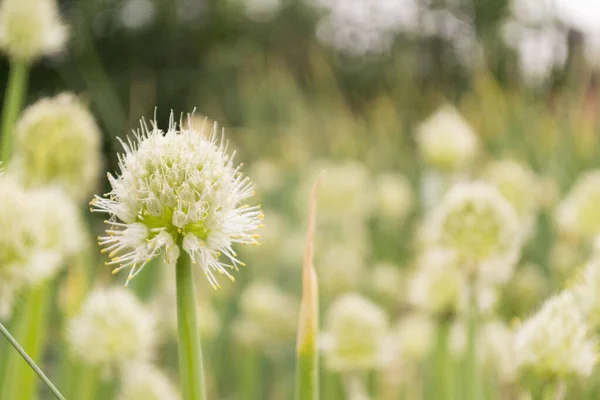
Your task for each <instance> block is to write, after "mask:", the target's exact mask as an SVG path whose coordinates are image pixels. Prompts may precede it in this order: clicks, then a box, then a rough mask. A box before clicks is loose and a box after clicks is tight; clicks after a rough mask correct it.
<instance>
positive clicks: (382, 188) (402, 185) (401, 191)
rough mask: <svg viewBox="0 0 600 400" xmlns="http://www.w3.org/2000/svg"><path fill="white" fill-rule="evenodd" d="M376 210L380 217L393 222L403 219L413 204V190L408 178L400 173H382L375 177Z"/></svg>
mask: <svg viewBox="0 0 600 400" xmlns="http://www.w3.org/2000/svg"><path fill="white" fill-rule="evenodd" d="M375 190H376V192H375V194H376V197H377V208H376V212H377V214H378V215H379V216H380V217H381V218H382V219H391V220H393V221H394V222H395V223H397V221H398V220H403V219H404V218H405V217H406V216H407V215H408V213H409V212H410V210H411V208H412V206H413V201H414V200H413V192H412V188H411V186H410V183H409V182H408V180H407V179H406V178H405V177H404V176H402V175H401V174H394V173H391V172H388V173H383V174H381V175H379V176H378V177H377V178H376V181H375Z"/></svg>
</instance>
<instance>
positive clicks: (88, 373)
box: [73, 366, 98, 400]
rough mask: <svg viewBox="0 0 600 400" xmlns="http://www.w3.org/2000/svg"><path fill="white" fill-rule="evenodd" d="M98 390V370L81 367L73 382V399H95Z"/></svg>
mask: <svg viewBox="0 0 600 400" xmlns="http://www.w3.org/2000/svg"><path fill="white" fill-rule="evenodd" d="M97 391H98V371H97V370H96V368H93V367H89V366H88V367H82V369H81V370H80V371H79V376H78V379H77V382H75V392H76V395H75V396H74V397H73V398H74V399H79V400H95V399H97V396H96V395H97Z"/></svg>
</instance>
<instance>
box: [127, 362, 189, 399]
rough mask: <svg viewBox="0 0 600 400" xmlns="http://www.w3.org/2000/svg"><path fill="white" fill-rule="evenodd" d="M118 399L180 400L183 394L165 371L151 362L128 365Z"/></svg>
mask: <svg viewBox="0 0 600 400" xmlns="http://www.w3.org/2000/svg"><path fill="white" fill-rule="evenodd" d="M121 382H122V383H121V390H120V392H119V394H118V395H117V400H178V399H181V394H180V393H179V391H178V390H177V388H176V387H175V385H174V384H173V383H172V382H171V379H170V378H169V377H168V376H167V375H165V373H164V372H163V371H161V370H160V369H158V368H157V367H155V366H153V365H151V364H133V365H130V366H128V367H127V369H126V371H125V373H124V374H123V379H122V380H121Z"/></svg>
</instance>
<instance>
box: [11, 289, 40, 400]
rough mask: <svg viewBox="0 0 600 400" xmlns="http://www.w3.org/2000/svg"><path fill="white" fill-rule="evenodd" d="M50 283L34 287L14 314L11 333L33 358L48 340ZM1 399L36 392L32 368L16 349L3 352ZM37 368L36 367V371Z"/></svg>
mask: <svg viewBox="0 0 600 400" xmlns="http://www.w3.org/2000/svg"><path fill="white" fill-rule="evenodd" d="M50 293H51V292H50V287H49V284H47V283H44V284H41V285H40V286H38V287H36V288H35V289H33V290H32V291H31V292H30V293H29V295H28V296H27V298H26V300H25V301H24V304H23V307H22V312H21V313H20V314H18V315H17V316H16V320H15V325H14V333H15V336H16V337H17V338H20V339H21V343H22V344H23V348H24V349H25V351H27V352H28V354H29V356H30V357H31V359H33V360H39V359H41V358H42V356H43V353H44V348H45V345H46V341H47V333H48V324H49V306H50V299H49V297H50ZM4 362H5V366H4V367H5V368H4V371H5V372H4V376H3V381H2V388H1V391H0V399H13V400H30V399H33V398H35V396H36V395H37V393H36V389H37V385H36V382H35V379H36V378H35V375H34V370H32V369H30V366H29V365H27V363H24V362H23V361H22V360H21V358H20V356H19V354H18V353H14V352H13V353H9V354H7V355H6V359H5V360H4ZM36 372H37V371H36Z"/></svg>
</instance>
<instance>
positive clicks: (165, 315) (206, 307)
mask: <svg viewBox="0 0 600 400" xmlns="http://www.w3.org/2000/svg"><path fill="white" fill-rule="evenodd" d="M158 266H159V265H157V267H158ZM160 267H162V268H160V269H161V270H160V272H158V273H159V274H160V280H159V286H158V290H156V291H155V292H154V294H153V298H152V301H151V305H152V307H153V311H154V313H155V315H157V317H158V319H159V320H160V321H161V323H160V324H159V326H158V328H159V329H160V330H162V333H163V334H167V335H170V336H171V337H177V313H176V312H173V310H176V309H177V293H176V287H177V285H176V284H175V269H174V268H168V266H166V265H160ZM198 283H200V282H198ZM198 286H199V285H197V286H196V288H197V290H196V314H197V316H198V328H199V332H200V337H202V340H211V339H212V338H214V337H215V336H216V335H217V333H219V331H220V330H221V319H220V317H219V314H218V313H217V311H216V310H215V308H214V307H213V305H212V303H211V299H210V297H209V296H206V291H205V290H202V289H200V288H198Z"/></svg>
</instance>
